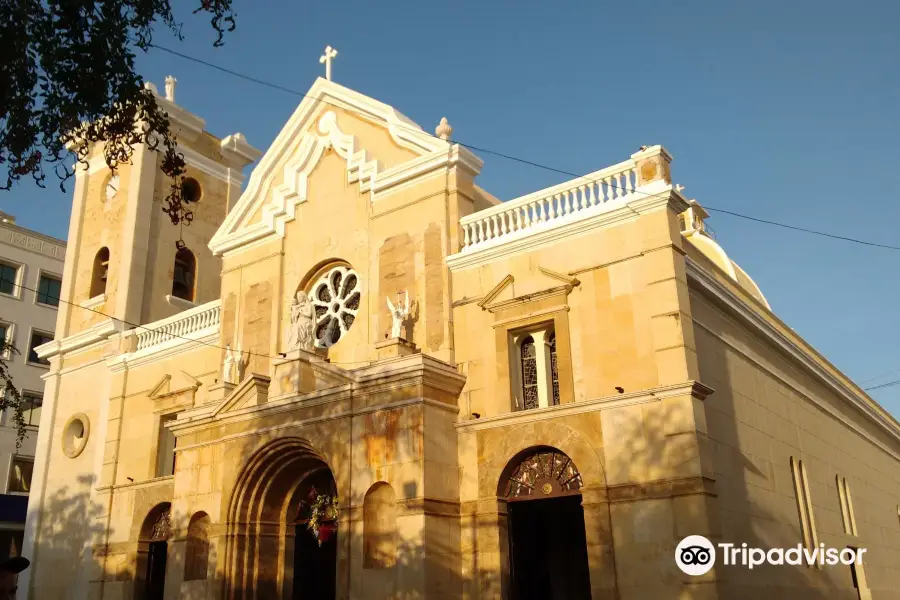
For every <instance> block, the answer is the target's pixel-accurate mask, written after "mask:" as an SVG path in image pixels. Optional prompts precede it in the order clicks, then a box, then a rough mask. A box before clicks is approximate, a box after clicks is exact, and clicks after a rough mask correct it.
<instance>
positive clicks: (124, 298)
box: [73, 144, 157, 323]
mask: <svg viewBox="0 0 900 600" xmlns="http://www.w3.org/2000/svg"><path fill="white" fill-rule="evenodd" d="M131 160H132V168H131V181H129V183H128V206H127V208H126V211H125V220H124V222H123V224H122V247H121V248H119V257H118V259H116V258H115V257H114V258H113V260H116V262H117V263H118V264H119V266H120V269H121V275H120V277H119V286H118V287H119V290H118V292H119V293H118V294H117V295H116V307H115V314H114V316H115V317H116V318H118V319H120V320H122V321H127V322H129V323H140V322H141V308H142V306H141V305H142V303H143V297H144V294H143V288H144V285H145V280H146V275H147V258H148V256H149V249H150V226H149V224H150V220H151V215H152V212H151V211H152V209H153V193H154V188H155V181H156V165H157V156H156V152H154V151H153V150H151V149H150V148H148V147H147V145H146V144H140V145H138V146H136V147H135V148H134V154H133V155H132V159H131ZM73 223H74V220H73Z"/></svg>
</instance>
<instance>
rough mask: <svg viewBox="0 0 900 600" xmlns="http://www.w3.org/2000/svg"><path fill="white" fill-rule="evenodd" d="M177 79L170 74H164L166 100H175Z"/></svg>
mask: <svg viewBox="0 0 900 600" xmlns="http://www.w3.org/2000/svg"><path fill="white" fill-rule="evenodd" d="M176 83H178V80H177V79H175V78H174V77H172V76H171V75H166V100H168V101H169V102H175V84H176Z"/></svg>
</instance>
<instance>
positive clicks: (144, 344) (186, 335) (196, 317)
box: [136, 300, 222, 351]
mask: <svg viewBox="0 0 900 600" xmlns="http://www.w3.org/2000/svg"><path fill="white" fill-rule="evenodd" d="M221 304H222V302H221V300H214V301H213V302H207V303H206V304H201V305H200V306H197V307H195V308H192V309H190V310H186V311H184V312H180V313H178V314H177V315H174V316H171V317H169V318H167V319H161V320H159V321H154V322H153V323H147V324H146V325H141V326H140V327H139V328H138V329H137V333H136V336H137V351H142V350H148V349H152V348H153V347H154V346H158V345H161V344H165V343H166V342H171V341H172V340H181V341H188V340H192V339H196V338H197V337H199V336H198V335H197V334H198V333H201V332H205V330H209V329H212V328H214V327H218V325H219V310H220V307H221Z"/></svg>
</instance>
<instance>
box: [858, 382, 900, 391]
mask: <svg viewBox="0 0 900 600" xmlns="http://www.w3.org/2000/svg"><path fill="white" fill-rule="evenodd" d="M895 385H900V379H895V380H894V381H888V382H887V383H882V384H881V385H873V386H872V387H867V388H863V389H864V390H866V391H867V392H868V391H871V390H880V389H881V388H887V387H893V386H895Z"/></svg>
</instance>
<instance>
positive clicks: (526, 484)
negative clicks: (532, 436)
mask: <svg viewBox="0 0 900 600" xmlns="http://www.w3.org/2000/svg"><path fill="white" fill-rule="evenodd" d="M582 485H583V482H582V480H581V473H579V472H578V468H577V467H576V466H575V463H573V462H572V459H570V458H569V457H568V456H566V455H565V454H563V453H562V452H560V451H559V450H556V449H552V448H551V449H546V450H538V451H536V452H534V453H533V454H530V455H527V456H525V457H524V458H522V459H521V461H520V462H519V464H518V465H516V466H515V468H513V470H512V472H511V473H510V474H509V479H508V480H507V482H506V486H505V489H504V492H503V496H504V497H505V498H518V497H522V496H536V497H537V498H540V497H544V496H559V495H565V494H571V493H575V492H578V491H579V490H580V489H581V487H582Z"/></svg>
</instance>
